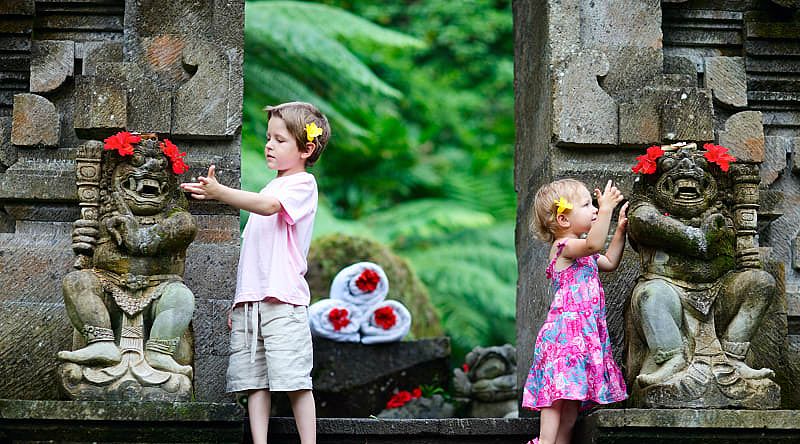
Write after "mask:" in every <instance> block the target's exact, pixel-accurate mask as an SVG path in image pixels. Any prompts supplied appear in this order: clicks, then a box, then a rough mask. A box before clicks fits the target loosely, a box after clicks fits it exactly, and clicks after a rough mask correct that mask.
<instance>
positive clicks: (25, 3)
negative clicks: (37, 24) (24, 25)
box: [0, 0, 36, 15]
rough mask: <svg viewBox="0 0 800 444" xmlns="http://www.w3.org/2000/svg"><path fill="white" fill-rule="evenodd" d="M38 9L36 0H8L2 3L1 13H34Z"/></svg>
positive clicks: (0, 6)
mask: <svg viewBox="0 0 800 444" xmlns="http://www.w3.org/2000/svg"><path fill="white" fill-rule="evenodd" d="M35 11H36V4H35V3H34V0H6V1H4V2H2V3H0V14H2V15H6V14H9V15H10V14H15V15H33V14H34V12H35Z"/></svg>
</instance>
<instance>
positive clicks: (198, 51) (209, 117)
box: [172, 40, 241, 136]
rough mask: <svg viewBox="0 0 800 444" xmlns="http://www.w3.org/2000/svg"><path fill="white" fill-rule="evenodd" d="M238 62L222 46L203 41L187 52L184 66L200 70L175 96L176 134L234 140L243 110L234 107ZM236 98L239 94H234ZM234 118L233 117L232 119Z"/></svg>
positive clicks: (185, 52)
mask: <svg viewBox="0 0 800 444" xmlns="http://www.w3.org/2000/svg"><path fill="white" fill-rule="evenodd" d="M232 62H235V60H234V61H231V60H229V59H228V55H227V54H226V53H225V52H224V51H223V50H222V48H220V47H219V46H217V45H215V44H213V43H210V42H205V41H201V40H193V41H190V42H189V43H188V44H187V45H186V47H185V48H184V49H183V63H184V64H186V65H188V66H194V67H196V72H195V74H194V75H193V76H192V77H191V78H190V79H189V80H188V81H187V82H186V83H184V84H183V85H181V86H180V88H178V90H177V91H176V92H175V98H174V108H173V114H172V133H173V134H177V135H185V136H232V135H233V134H234V132H235V131H236V129H237V128H238V125H235V126H232V127H229V120H230V118H233V119H234V121H238V120H240V116H241V114H240V113H241V108H239V110H238V111H239V112H238V113H237V106H235V105H234V103H231V100H232V99H233V98H234V97H230V96H231V94H232V90H231V88H232V87H235V82H234V83H232V80H233V79H234V78H235V77H236V73H235V71H234V70H233V67H234V66H235V65H234V63H232ZM234 95H235V94H234ZM231 114H232V115H231Z"/></svg>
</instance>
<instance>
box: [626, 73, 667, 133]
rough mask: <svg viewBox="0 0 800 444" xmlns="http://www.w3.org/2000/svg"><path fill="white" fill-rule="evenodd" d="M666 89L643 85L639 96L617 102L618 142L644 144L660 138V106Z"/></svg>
mask: <svg viewBox="0 0 800 444" xmlns="http://www.w3.org/2000/svg"><path fill="white" fill-rule="evenodd" d="M665 95H666V91H665V90H664V89H662V88H654V87H651V86H645V87H644V88H642V90H641V95H640V96H635V97H633V98H632V100H631V101H630V102H622V103H620V104H619V143H620V144H630V145H646V144H649V143H658V142H659V141H660V140H661V107H662V105H663V104H664V97H665Z"/></svg>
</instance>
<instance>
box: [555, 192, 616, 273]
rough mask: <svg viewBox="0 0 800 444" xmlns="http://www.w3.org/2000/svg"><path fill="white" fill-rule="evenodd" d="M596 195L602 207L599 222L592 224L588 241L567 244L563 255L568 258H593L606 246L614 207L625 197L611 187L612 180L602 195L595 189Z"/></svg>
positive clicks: (572, 241)
mask: <svg viewBox="0 0 800 444" xmlns="http://www.w3.org/2000/svg"><path fill="white" fill-rule="evenodd" d="M594 193H595V195H596V196H597V204H598V206H599V207H600V209H598V210H597V220H596V221H595V222H594V224H592V228H591V229H589V234H588V235H587V236H586V239H571V240H570V241H569V242H567V244H566V246H565V247H564V253H563V255H564V256H566V257H568V258H572V259H576V258H579V257H583V256H591V255H593V254H595V253H597V252H599V251H600V250H602V249H603V247H604V246H605V244H606V236H608V227H609V226H610V225H611V214H612V213H613V212H614V207H616V206H617V204H618V203H619V202H620V201H622V199H623V196H622V193H620V191H619V190H618V189H617V187H615V186H612V185H611V181H610V180H609V181H608V183H607V184H606V187H605V189H604V190H603V192H602V193H601V192H600V190H599V189H597V188H595V190H594Z"/></svg>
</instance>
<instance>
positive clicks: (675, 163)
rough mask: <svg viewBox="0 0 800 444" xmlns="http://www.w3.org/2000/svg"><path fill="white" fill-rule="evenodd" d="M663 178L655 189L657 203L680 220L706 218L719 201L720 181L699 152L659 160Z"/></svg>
mask: <svg viewBox="0 0 800 444" xmlns="http://www.w3.org/2000/svg"><path fill="white" fill-rule="evenodd" d="M658 172H659V173H660V174H661V176H660V177H659V178H658V181H657V182H656V185H655V200H656V203H657V204H658V205H659V206H660V207H661V208H663V209H665V210H666V211H668V212H670V213H671V214H673V215H675V216H678V217H687V218H689V217H694V216H697V215H699V214H702V213H703V211H705V210H707V209H708V208H709V206H711V204H712V203H713V202H714V201H715V200H716V197H717V181H716V180H715V179H714V177H713V176H711V174H710V173H709V172H708V162H707V161H706V159H705V158H704V157H703V156H702V154H700V153H698V152H697V151H696V150H693V149H692V150H688V149H681V150H678V151H672V152H666V153H664V155H663V156H661V158H659V159H658Z"/></svg>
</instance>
